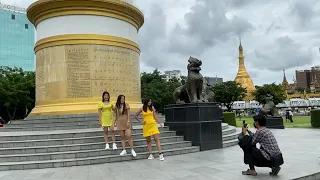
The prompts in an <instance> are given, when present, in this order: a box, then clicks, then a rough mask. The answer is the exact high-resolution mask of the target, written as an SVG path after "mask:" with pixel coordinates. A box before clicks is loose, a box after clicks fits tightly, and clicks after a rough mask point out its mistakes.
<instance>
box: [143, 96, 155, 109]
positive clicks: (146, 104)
mask: <svg viewBox="0 0 320 180" xmlns="http://www.w3.org/2000/svg"><path fill="white" fill-rule="evenodd" d="M150 100H151V99H150V98H147V99H145V100H144V101H143V106H142V110H143V111H144V112H147V111H148V103H149V101H150ZM149 110H150V111H151V112H152V111H153V109H152V103H151V105H150V106H149Z"/></svg>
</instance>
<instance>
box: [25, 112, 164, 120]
mask: <svg viewBox="0 0 320 180" xmlns="http://www.w3.org/2000/svg"><path fill="white" fill-rule="evenodd" d="M135 115H136V113H135V112H131V115H130V116H131V117H134V116H135ZM141 116H142V115H141V114H140V117H141ZM158 117H160V118H165V116H164V115H161V114H158ZM73 118H75V119H78V118H98V112H97V113H90V114H64V115H50V116H28V117H27V118H26V120H50V119H73Z"/></svg>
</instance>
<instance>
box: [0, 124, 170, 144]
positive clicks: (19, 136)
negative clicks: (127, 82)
mask: <svg viewBox="0 0 320 180" xmlns="http://www.w3.org/2000/svg"><path fill="white" fill-rule="evenodd" d="M159 130H160V132H163V131H169V128H168V127H163V128H159ZM137 133H142V126H141V125H139V126H133V129H132V134H137ZM116 134H118V132H116ZM101 135H103V130H102V128H90V129H71V130H59V131H34V132H32V131H30V132H25V131H23V132H0V137H1V139H0V141H25V140H41V139H64V138H80V137H92V136H101Z"/></svg>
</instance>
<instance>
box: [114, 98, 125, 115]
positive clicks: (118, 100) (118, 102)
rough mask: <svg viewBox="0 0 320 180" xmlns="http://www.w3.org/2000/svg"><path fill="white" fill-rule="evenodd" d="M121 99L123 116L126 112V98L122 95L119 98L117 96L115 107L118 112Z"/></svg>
mask: <svg viewBox="0 0 320 180" xmlns="http://www.w3.org/2000/svg"><path fill="white" fill-rule="evenodd" d="M122 97H123V98H124V103H123V109H122V114H124V113H125V111H126V110H127V109H126V97H125V96H124V95H119V96H118V99H117V103H116V107H117V109H118V110H119V109H120V106H121V98H122Z"/></svg>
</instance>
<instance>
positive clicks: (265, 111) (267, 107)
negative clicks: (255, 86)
mask: <svg viewBox="0 0 320 180" xmlns="http://www.w3.org/2000/svg"><path fill="white" fill-rule="evenodd" d="M272 99H273V96H272V95H271V94H267V95H266V97H265V100H266V103H265V104H264V105H263V106H262V108H261V110H260V111H259V113H260V114H262V115H265V116H275V115H277V113H278V111H277V108H276V105H275V104H274V102H273V101H272Z"/></svg>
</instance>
